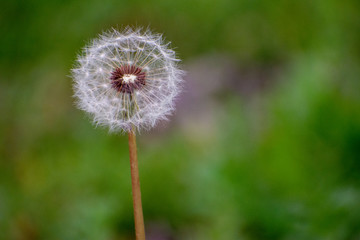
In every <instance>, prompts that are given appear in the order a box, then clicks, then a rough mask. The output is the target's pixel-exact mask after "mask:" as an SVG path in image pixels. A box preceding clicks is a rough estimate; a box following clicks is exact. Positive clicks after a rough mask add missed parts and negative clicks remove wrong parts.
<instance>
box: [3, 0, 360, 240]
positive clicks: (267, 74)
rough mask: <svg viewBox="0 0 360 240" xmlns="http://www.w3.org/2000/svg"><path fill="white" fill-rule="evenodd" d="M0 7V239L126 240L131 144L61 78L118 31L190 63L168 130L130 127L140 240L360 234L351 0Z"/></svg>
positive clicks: (357, 42)
mask: <svg viewBox="0 0 360 240" xmlns="http://www.w3.org/2000/svg"><path fill="white" fill-rule="evenodd" d="M0 4H1V5H0V9H1V14H0V36H1V37H0V46H1V47H0V115H1V116H0V239H4V240H7V239H9V240H27V239H29V240H32V239H44V240H52V239H54V240H57V239H59V240H60V239H63V240H64V239H66V240H75V239H94V240H95V239H96V240H125V239H133V235H134V234H133V227H134V226H133V215H132V211H133V210H132V199H131V182H130V167H129V160H128V149H127V138H126V136H125V135H114V134H108V133H107V130H106V129H101V128H94V127H93V126H92V125H91V121H89V119H88V118H87V117H86V114H84V113H83V112H81V111H80V110H77V109H76V108H75V106H74V103H73V98H72V94H73V93H72V87H71V84H72V80H71V78H70V77H69V75H70V70H71V68H72V66H73V64H74V61H75V59H76V56H77V54H79V53H80V52H81V48H82V47H84V45H85V44H86V43H87V42H89V41H90V39H92V38H94V37H96V36H97V35H98V34H99V33H101V32H102V31H103V30H107V29H109V28H111V27H115V28H119V29H121V28H122V27H125V26H127V25H131V26H144V27H145V28H146V27H150V28H151V29H153V30H154V31H156V32H160V33H163V34H164V36H165V37H166V39H167V40H169V41H171V42H172V46H173V47H175V50H176V51H177V53H178V56H179V57H180V58H181V59H182V60H183V62H182V66H183V68H184V69H185V70H186V71H187V77H186V80H187V82H186V84H185V90H184V94H183V95H182V96H183V98H180V100H179V111H178V112H176V113H175V115H174V116H173V117H172V118H171V121H170V123H168V124H165V127H164V124H162V125H161V126H159V127H158V128H156V129H154V130H152V131H151V132H147V133H142V134H141V135H140V136H138V141H139V142H138V147H139V166H140V175H141V184H142V198H143V208H144V216H145V224H146V230H147V234H148V240H155V239H157V240H164V239H166V240H167V239H169V240H170V239H174V240H180V239H181V240H182V239H189V240H190V239H194V240H210V239H211V240H212V239H214V240H232V239H234V240H235V239H245V240H246V239H249V240H260V239H264V240H265V239H285V240H288V239H314V240H318V239H324V240H325V239H326V240H332V239H334V240H338V239H344V240H345V239H346V240H355V239H359V238H360V189H359V187H360V94H359V92H360V83H359V76H360V31H359V29H360V17H359V10H360V2H359V1H356V0H345V1H335V0H329V1H320V0H314V1H300V0H299V1H297V0H295V1H286V0H279V1H261V0H209V1H205V0H192V1H189V0H183V1H168V0H158V1H145V0H135V1H115V0H102V1H99V0H89V1H85V0H79V1H69V0H68V1H59V0H57V1H45V0H43V1H41V0H36V1H21V0H14V1H10V0H9V1H4V0H2V1H0ZM214 66H215V67H214ZM214 68H215V69H220V70H219V71H220V74H219V75H216V74H212V69H214ZM206 74H208V75H210V76H209V78H207V77H203V76H207V75H206ZM204 78H205V79H204ZM202 80H205V81H208V82H204V81H202ZM208 86H214V87H213V88H209V87H208ZM209 89H210V90H209ZM189 101H191V102H190V103H189Z"/></svg>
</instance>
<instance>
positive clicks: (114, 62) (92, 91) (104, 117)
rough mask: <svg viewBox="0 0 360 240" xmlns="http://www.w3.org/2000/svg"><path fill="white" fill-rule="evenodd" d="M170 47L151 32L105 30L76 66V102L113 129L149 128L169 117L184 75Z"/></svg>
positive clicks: (101, 124)
mask: <svg viewBox="0 0 360 240" xmlns="http://www.w3.org/2000/svg"><path fill="white" fill-rule="evenodd" d="M168 46H169V44H168V43H164V40H163V38H162V36H161V35H159V34H153V33H152V32H150V31H149V30H146V31H141V30H140V29H132V28H129V27H128V28H126V29H125V30H124V31H122V32H120V31H117V30H114V29H113V30H111V31H109V32H106V33H103V34H101V35H100V36H99V37H98V38H97V39H95V40H93V41H92V42H91V43H90V44H89V45H88V46H86V47H85V48H84V50H83V53H82V55H80V56H79V57H78V59H77V65H76V67H75V68H74V69H73V70H72V75H73V79H74V92H75V94H74V95H75V97H76V99H77V106H78V107H79V108H80V109H82V110H84V111H86V112H88V113H89V114H90V115H91V117H92V119H93V122H94V124H95V125H100V126H107V127H108V128H109V130H110V131H111V132H119V131H129V130H131V129H132V128H136V129H137V130H141V129H150V128H152V127H154V126H155V125H156V123H157V122H158V121H159V120H165V119H167V117H168V116H169V115H170V114H171V113H172V112H173V110H174V99H175V98H176V96H177V95H178V94H179V92H180V88H181V87H180V86H181V82H182V76H183V71H182V70H180V69H179V67H178V62H179V60H178V59H177V58H176V56H175V52H174V51H173V50H171V49H169V47H168Z"/></svg>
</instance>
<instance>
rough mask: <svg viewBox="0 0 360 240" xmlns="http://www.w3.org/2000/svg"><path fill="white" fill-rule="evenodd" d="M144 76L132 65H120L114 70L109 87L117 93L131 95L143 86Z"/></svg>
mask: <svg viewBox="0 0 360 240" xmlns="http://www.w3.org/2000/svg"><path fill="white" fill-rule="evenodd" d="M145 78H146V74H145V72H143V71H142V69H141V68H139V67H136V66H134V65H122V66H120V67H118V68H116V69H115V70H114V71H113V72H112V73H111V76H110V80H111V86H112V87H113V88H115V89H116V90H117V91H118V92H122V93H133V92H134V91H135V90H138V89H141V88H142V87H143V86H145V84H146V83H145Z"/></svg>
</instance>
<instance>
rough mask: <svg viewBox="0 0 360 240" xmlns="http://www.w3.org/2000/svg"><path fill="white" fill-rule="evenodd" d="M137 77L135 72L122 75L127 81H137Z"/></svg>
mask: <svg viewBox="0 0 360 240" xmlns="http://www.w3.org/2000/svg"><path fill="white" fill-rule="evenodd" d="M136 78H137V77H136V75H134V74H124V76H123V77H122V79H123V81H124V82H125V83H133V82H135V80H136Z"/></svg>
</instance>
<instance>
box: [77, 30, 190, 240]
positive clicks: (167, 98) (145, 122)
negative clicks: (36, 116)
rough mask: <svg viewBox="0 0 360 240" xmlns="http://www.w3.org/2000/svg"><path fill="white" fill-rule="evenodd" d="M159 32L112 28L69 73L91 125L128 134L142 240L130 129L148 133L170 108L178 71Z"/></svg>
mask: <svg viewBox="0 0 360 240" xmlns="http://www.w3.org/2000/svg"><path fill="white" fill-rule="evenodd" d="M168 45H169V43H164V41H163V38H162V36H161V35H159V34H153V33H151V32H150V31H149V30H147V31H145V32H142V31H141V30H140V29H135V30H134V29H132V28H126V29H125V30H124V31H123V32H119V31H117V30H112V31H109V32H106V33H104V34H102V35H100V36H99V38H98V39H95V40H93V41H92V43H91V44H90V45H89V46H87V47H85V48H84V52H83V54H82V55H80V56H79V57H78V59H77V66H76V67H75V69H73V70H72V73H73V79H74V91H75V97H76V98H77V105H78V107H79V108H80V109H82V110H84V111H86V112H88V113H89V114H90V116H91V117H92V118H93V122H94V124H95V125H100V126H107V127H108V128H109V131H110V132H127V133H128V135H129V155H130V166H131V180H132V193H133V205H134V220H135V234H136V239H137V240H144V239H145V228H144V220H143V211H142V204H141V191H140V181H139V172H138V161H137V150H136V137H135V131H136V130H138V131H140V130H141V129H150V128H152V127H154V126H155V125H156V123H158V122H159V121H160V120H165V119H167V117H168V116H169V115H170V114H171V113H172V111H173V110H174V99H175V97H176V96H177V95H178V94H179V90H180V87H179V86H180V83H181V81H182V75H183V72H182V71H181V70H180V69H179V68H178V66H177V62H178V61H179V60H178V59H177V58H176V57H175V52H174V51H173V50H171V49H169V48H168Z"/></svg>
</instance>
